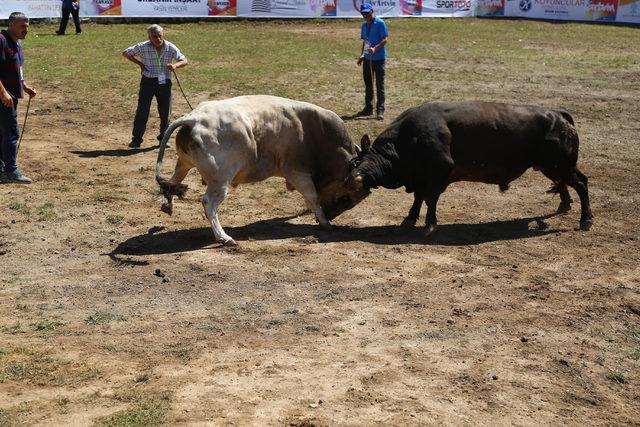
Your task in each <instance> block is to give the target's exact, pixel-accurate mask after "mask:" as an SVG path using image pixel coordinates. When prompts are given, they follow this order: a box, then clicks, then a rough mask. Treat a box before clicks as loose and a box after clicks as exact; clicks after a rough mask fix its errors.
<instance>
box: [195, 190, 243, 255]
mask: <svg viewBox="0 0 640 427" xmlns="http://www.w3.org/2000/svg"><path fill="white" fill-rule="evenodd" d="M228 192H229V184H228V183H226V182H225V183H223V184H220V183H219V182H215V181H212V182H210V183H209V185H208V186H207V191H206V192H205V194H204V198H203V199H202V205H203V206H204V212H205V215H206V216H207V219H208V220H209V223H210V224H211V229H212V230H213V236H214V238H215V239H216V241H217V242H219V243H222V244H223V245H231V246H233V245H236V244H237V243H236V241H235V240H233V239H232V238H231V237H229V235H227V233H225V232H224V230H223V229H222V226H221V225H220V221H218V206H220V204H221V203H222V201H223V200H224V198H225V196H226V195H227V193H228Z"/></svg>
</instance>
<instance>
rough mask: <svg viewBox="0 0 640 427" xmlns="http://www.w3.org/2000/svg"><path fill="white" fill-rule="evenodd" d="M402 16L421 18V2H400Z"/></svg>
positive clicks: (420, 0) (403, 0)
mask: <svg viewBox="0 0 640 427" xmlns="http://www.w3.org/2000/svg"><path fill="white" fill-rule="evenodd" d="M400 13H401V14H402V16H422V0H400Z"/></svg>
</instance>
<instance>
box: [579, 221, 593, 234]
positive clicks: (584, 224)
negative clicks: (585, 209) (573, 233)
mask: <svg viewBox="0 0 640 427" xmlns="http://www.w3.org/2000/svg"><path fill="white" fill-rule="evenodd" d="M592 225H593V218H589V219H587V220H584V221H580V230H582V231H589V230H590V229H591V226H592Z"/></svg>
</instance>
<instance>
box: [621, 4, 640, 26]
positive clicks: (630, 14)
mask: <svg viewBox="0 0 640 427" xmlns="http://www.w3.org/2000/svg"><path fill="white" fill-rule="evenodd" d="M616 21H617V22H631V23H636V24H640V0H620V2H619V3H618V14H617V16H616Z"/></svg>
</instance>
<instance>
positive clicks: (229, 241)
mask: <svg viewBox="0 0 640 427" xmlns="http://www.w3.org/2000/svg"><path fill="white" fill-rule="evenodd" d="M218 241H219V242H220V243H222V245H223V246H238V243H236V241H235V240H233V239H232V238H231V237H229V238H228V239H220V240H218Z"/></svg>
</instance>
